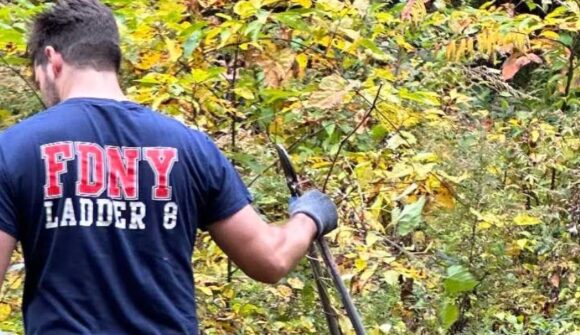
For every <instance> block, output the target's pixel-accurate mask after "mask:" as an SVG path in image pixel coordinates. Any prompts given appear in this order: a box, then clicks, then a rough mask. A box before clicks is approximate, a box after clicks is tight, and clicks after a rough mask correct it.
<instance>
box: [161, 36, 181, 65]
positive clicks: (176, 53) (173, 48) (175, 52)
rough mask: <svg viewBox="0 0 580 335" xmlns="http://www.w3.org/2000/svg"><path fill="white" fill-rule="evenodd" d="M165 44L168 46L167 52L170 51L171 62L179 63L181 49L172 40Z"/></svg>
mask: <svg viewBox="0 0 580 335" xmlns="http://www.w3.org/2000/svg"><path fill="white" fill-rule="evenodd" d="M165 44H167V50H168V51H169V61H170V62H172V63H173V62H175V61H177V60H178V59H179V57H181V53H182V50H181V47H180V46H179V45H178V44H177V43H175V41H174V40H172V39H168V40H167V41H166V42H165Z"/></svg>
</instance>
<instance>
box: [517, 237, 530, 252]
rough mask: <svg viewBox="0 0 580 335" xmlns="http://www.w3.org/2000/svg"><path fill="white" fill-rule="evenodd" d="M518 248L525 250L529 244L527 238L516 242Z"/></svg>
mask: <svg viewBox="0 0 580 335" xmlns="http://www.w3.org/2000/svg"><path fill="white" fill-rule="evenodd" d="M516 244H517V246H518V247H519V248H520V249H521V250H523V249H524V248H525V247H526V244H528V239H527V238H522V239H519V240H517V241H516Z"/></svg>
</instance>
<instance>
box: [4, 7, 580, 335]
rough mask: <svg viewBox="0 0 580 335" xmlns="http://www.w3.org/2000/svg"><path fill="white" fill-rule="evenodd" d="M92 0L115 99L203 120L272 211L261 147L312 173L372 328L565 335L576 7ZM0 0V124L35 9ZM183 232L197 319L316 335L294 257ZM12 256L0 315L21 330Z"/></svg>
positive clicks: (577, 197) (26, 105) (7, 113)
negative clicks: (286, 268)
mask: <svg viewBox="0 0 580 335" xmlns="http://www.w3.org/2000/svg"><path fill="white" fill-rule="evenodd" d="M107 3H108V4H110V5H111V7H112V8H114V11H115V15H116V17H117V19H118V23H119V26H120V29H121V32H122V35H123V46H122V47H123V51H124V54H125V57H126V61H125V63H124V64H123V73H122V81H123V83H124V87H125V89H126V92H127V93H128V95H129V96H130V97H131V98H132V99H134V100H136V101H138V102H141V103H143V104H146V105H150V106H152V107H154V108H156V109H159V110H162V111H164V112H166V113H168V114H171V115H173V116H175V117H176V118H178V119H180V120H182V121H183V122H185V123H187V124H189V125H191V126H192V127H196V128H198V129H202V130H204V131H206V132H208V133H209V134H211V135H212V137H213V138H214V139H215V140H216V141H217V143H218V144H219V146H220V147H221V148H222V149H223V150H224V151H225V152H226V153H227V155H228V156H229V157H230V158H231V159H232V160H233V161H234V163H235V164H236V166H237V167H239V170H240V173H241V175H242V176H243V178H244V180H245V181H246V183H247V184H248V185H250V186H251V190H252V192H253V194H254V196H255V205H256V207H257V208H259V209H260V211H261V213H262V214H263V215H264V216H265V217H267V218H268V219H269V220H270V221H276V222H277V221H281V220H283V219H284V218H285V217H286V203H287V191H286V188H285V184H284V180H283V178H282V176H281V171H279V170H278V169H277V167H276V166H275V165H274V163H275V161H276V154H275V151H274V148H273V143H281V144H284V145H285V146H286V147H287V148H288V149H289V151H290V153H291V156H292V158H293V160H294V162H295V164H296V166H297V168H298V169H299V173H300V174H301V176H302V178H303V181H304V183H305V184H306V185H307V186H312V187H318V188H322V187H323V185H326V181H327V180H328V185H327V192H328V194H330V195H331V196H332V198H333V199H334V200H335V202H336V203H337V205H338V206H339V208H340V229H338V230H337V231H336V232H335V233H333V234H331V235H330V236H329V238H328V241H329V243H330V245H331V247H332V251H333V253H334V255H335V257H336V259H337V262H338V264H339V268H340V270H341V272H342V274H343V279H344V280H345V282H346V283H347V286H348V287H349V289H350V291H351V294H352V295H353V297H354V299H355V302H356V304H357V305H358V307H359V308H360V311H361V314H362V315H363V318H364V322H365V325H366V326H367V328H368V331H369V333H370V334H576V335H578V334H580V326H579V325H580V312H579V309H578V305H579V304H580V278H579V277H580V270H579V266H580V244H579V241H580V239H579V236H578V220H579V219H580V187H579V186H578V183H579V181H580V179H579V177H580V168H579V165H578V164H579V162H580V155H579V151H580V137H579V135H580V118H579V113H578V112H579V111H580V110H579V107H578V106H579V104H578V102H579V100H578V99H579V93H578V92H579V91H578V90H579V87H580V73H579V72H580V71H579V69H578V56H579V55H580V39H579V37H578V36H579V34H578V31H579V29H580V10H579V6H578V2H576V1H574V0H569V1H560V0H554V1H540V0H537V1H531V0H528V1H497V2H493V1H490V2H485V3H483V2H481V1H471V2H469V1H466V2H462V1H460V0H459V1H445V0H435V1H427V0H409V1H408V2H406V1H402V2H398V1H371V0H354V1H338V0H319V1H311V0H291V1H276V0H251V1H237V2H229V1H223V0H187V1H186V0H181V1H165V0H163V1H145V0H137V1H135V0H122V1H112V0H111V1H107ZM0 6H2V7H1V8H0V54H1V56H2V63H0V75H1V76H2V80H1V81H0V119H1V122H2V124H3V126H4V127H6V126H9V125H10V124H13V123H15V122H18V120H19V119H21V118H22V117H24V116H25V115H29V114H31V113H34V112H36V111H39V110H41V109H42V107H41V105H40V103H39V102H38V100H37V99H36V97H35V96H34V95H33V93H32V90H31V87H29V86H27V84H26V83H25V80H26V78H28V76H29V75H30V70H29V69H27V68H26V67H24V66H23V65H24V64H25V62H24V61H23V58H22V57H23V55H24V51H25V47H24V45H25V44H24V41H25V31H26V22H27V21H28V20H29V19H30V17H31V16H32V15H33V14H34V13H36V12H38V11H40V10H41V9H42V8H44V6H46V4H43V3H39V2H32V1H28V0H15V1H9V2H4V3H2V2H0ZM16 74H18V75H16ZM373 102H375V103H373ZM349 135H350V136H349ZM329 172H330V173H329ZM197 245H198V247H197V249H196V253H195V255H194V257H193V260H192V263H193V264H194V266H195V273H196V277H195V281H196V284H197V299H198V305H199V317H200V320H201V322H202V325H203V328H204V332H205V333H206V334H234V333H236V334H266V333H268V334H322V333H324V332H325V328H326V323H325V319H324V316H323V314H322V310H321V308H320V306H319V303H318V299H317V293H316V288H315V286H314V281H313V278H312V274H311V271H310V268H309V267H308V264H307V262H303V263H302V264H301V265H300V266H299V268H298V269H297V270H296V271H294V272H293V273H292V274H291V275H289V276H288V277H287V278H286V279H284V280H283V281H282V282H280V283H279V284H277V285H263V284H259V283H256V282H253V281H251V280H249V279H248V278H247V277H246V276H244V275H243V274H242V273H241V271H236V270H235V268H233V269H229V268H228V261H227V258H226V257H225V256H224V255H223V253H222V252H220V251H219V249H218V248H217V247H216V246H215V245H214V244H213V243H212V242H211V241H210V239H209V237H208V236H207V235H203V234H202V235H200V236H199V238H198V244H197ZM14 263H15V265H14V266H13V267H12V268H11V269H10V272H9V274H8V278H7V281H6V283H5V285H4V292H3V293H2V295H1V297H2V301H1V302H0V321H1V323H0V329H1V330H3V331H8V332H16V333H19V332H21V329H22V325H21V319H20V315H19V312H18V310H19V303H20V290H21V286H22V276H23V275H24V271H23V269H22V266H21V265H20V263H21V259H20V258H19V255H16V257H15V260H14ZM327 282H328V289H329V290H330V291H331V293H332V299H333V302H334V303H335V305H336V306H340V304H339V299H338V296H337V295H336V292H335V291H334V289H333V288H332V285H331V281H330V280H328V281H327ZM338 312H339V314H340V325H341V328H342V329H343V331H344V332H345V333H351V332H352V330H351V328H350V324H349V323H348V319H347V318H346V317H345V313H344V312H343V311H342V310H341V309H339V310H338Z"/></svg>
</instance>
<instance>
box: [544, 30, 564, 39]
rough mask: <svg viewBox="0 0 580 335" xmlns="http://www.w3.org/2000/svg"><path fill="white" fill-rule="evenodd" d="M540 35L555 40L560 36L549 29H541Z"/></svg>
mask: <svg viewBox="0 0 580 335" xmlns="http://www.w3.org/2000/svg"><path fill="white" fill-rule="evenodd" d="M540 36H542V37H545V38H549V39H551V40H555V41H557V40H558V39H559V38H560V35H558V33H556V32H553V31H550V30H546V31H542V33H541V34H540Z"/></svg>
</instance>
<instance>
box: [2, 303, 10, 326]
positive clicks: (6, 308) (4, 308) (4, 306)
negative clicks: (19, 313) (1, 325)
mask: <svg viewBox="0 0 580 335" xmlns="http://www.w3.org/2000/svg"><path fill="white" fill-rule="evenodd" d="M10 313H12V307H10V305H8V304H5V303H1V304H0V322H1V321H5V320H6V319H8V317H10Z"/></svg>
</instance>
